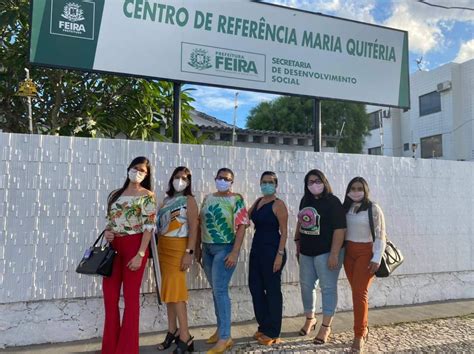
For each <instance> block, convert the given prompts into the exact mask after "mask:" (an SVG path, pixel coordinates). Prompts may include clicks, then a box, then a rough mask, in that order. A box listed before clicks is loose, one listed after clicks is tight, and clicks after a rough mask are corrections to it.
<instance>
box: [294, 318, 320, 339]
mask: <svg viewBox="0 0 474 354" xmlns="http://www.w3.org/2000/svg"><path fill="white" fill-rule="evenodd" d="M313 320H314V321H315V322H314V323H313V324H312V325H311V326H309V329H308V331H306V330H305V329H304V327H302V328H301V329H300V331H299V332H298V334H299V335H300V336H302V337H304V336H307V335H308V334H309V333H310V332H311V331H314V330H315V329H316V324H317V323H318V320H317V319H316V318H315V317H306V321H311V322H313Z"/></svg>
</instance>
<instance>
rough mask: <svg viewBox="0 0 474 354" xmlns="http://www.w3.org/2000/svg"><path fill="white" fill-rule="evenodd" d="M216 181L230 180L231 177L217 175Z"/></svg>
mask: <svg viewBox="0 0 474 354" xmlns="http://www.w3.org/2000/svg"><path fill="white" fill-rule="evenodd" d="M216 181H226V182H232V178H231V177H222V176H219V177H217V178H216Z"/></svg>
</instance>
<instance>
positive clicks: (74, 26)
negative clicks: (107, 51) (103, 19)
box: [50, 0, 95, 40]
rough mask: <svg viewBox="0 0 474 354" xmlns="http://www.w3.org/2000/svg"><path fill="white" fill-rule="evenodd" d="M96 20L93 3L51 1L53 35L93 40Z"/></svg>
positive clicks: (67, 0) (68, 0)
mask: <svg viewBox="0 0 474 354" xmlns="http://www.w3.org/2000/svg"><path fill="white" fill-rule="evenodd" d="M94 19H95V3H93V2H86V1H78V0H76V1H71V0H51V26H50V33H51V34H54V35H60V36H69V37H77V38H82V39H88V40H93V39H94Z"/></svg>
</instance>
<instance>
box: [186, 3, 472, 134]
mask: <svg viewBox="0 0 474 354" xmlns="http://www.w3.org/2000/svg"><path fill="white" fill-rule="evenodd" d="M226 1H233V0H226ZM264 2H268V3H275V4H279V5H284V6H288V7H293V8H297V9H303V10H308V11H313V12H320V13H323V14H326V15H332V16H337V17H342V18H347V19H352V20H357V21H362V22H368V23H373V24H378V25H382V26H387V27H392V28H397V29H402V30H405V31H408V33H409V50H410V53H409V63H410V72H411V73H412V72H414V71H417V70H419V69H420V68H419V67H418V64H417V60H420V59H421V64H420V67H421V69H422V70H432V69H435V68H437V67H439V66H441V65H443V64H446V63H450V62H458V63H460V62H464V61H467V60H469V59H472V58H474V11H470V10H462V9H444V8H438V7H432V6H428V5H426V4H423V3H420V2H419V1H418V0H265V1H264ZM426 2H428V3H430V4H435V5H441V6H446V7H467V8H473V9H474V0H426ZM187 88H192V89H193V90H192V91H191V95H192V96H193V97H194V98H195V100H196V101H195V102H194V107H195V108H196V109H197V110H199V111H201V112H204V113H206V114H209V115H211V116H214V117H216V118H219V119H222V120H224V121H226V122H228V123H230V124H232V122H233V116H234V100H235V93H236V92H238V108H237V119H236V123H237V126H239V127H245V123H246V121H247V117H248V115H249V112H250V110H251V109H252V108H253V107H255V106H257V105H258V104H259V103H260V102H263V101H270V100H272V99H275V98H277V97H279V96H278V95H270V94H264V93H257V92H250V91H242V90H234V89H221V88H215V87H206V86H196V85H192V86H191V85H188V86H187Z"/></svg>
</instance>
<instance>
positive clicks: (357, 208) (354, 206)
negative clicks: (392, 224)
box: [343, 177, 386, 353]
mask: <svg viewBox="0 0 474 354" xmlns="http://www.w3.org/2000/svg"><path fill="white" fill-rule="evenodd" d="M343 207H344V209H345V211H346V213H347V214H346V220H347V231H346V255H345V258H344V270H345V271H346V275H347V279H348V280H349V284H350V285H351V289H352V302H353V308H354V341H353V342H352V347H351V350H352V352H357V353H360V352H362V351H363V349H364V345H365V343H366V342H367V340H368V336H369V328H368V314H369V302H368V301H369V287H370V284H371V283H372V280H373V278H374V274H375V272H376V271H377V269H378V268H379V266H380V261H381V259H382V253H383V251H384V249H385V243H386V241H385V240H386V237H385V221H384V215H383V212H382V209H381V208H380V207H379V206H378V205H377V204H375V203H373V202H372V201H371V200H370V196H369V185H368V184H367V182H366V180H365V179H364V178H362V177H355V178H353V179H352V180H351V181H350V182H349V185H348V186H347V190H346V197H345V199H344V204H343ZM369 208H372V215H373V219H374V233H375V235H374V239H375V241H374V242H372V240H373V239H372V232H371V229H370V223H369V212H368V210H369Z"/></svg>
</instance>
